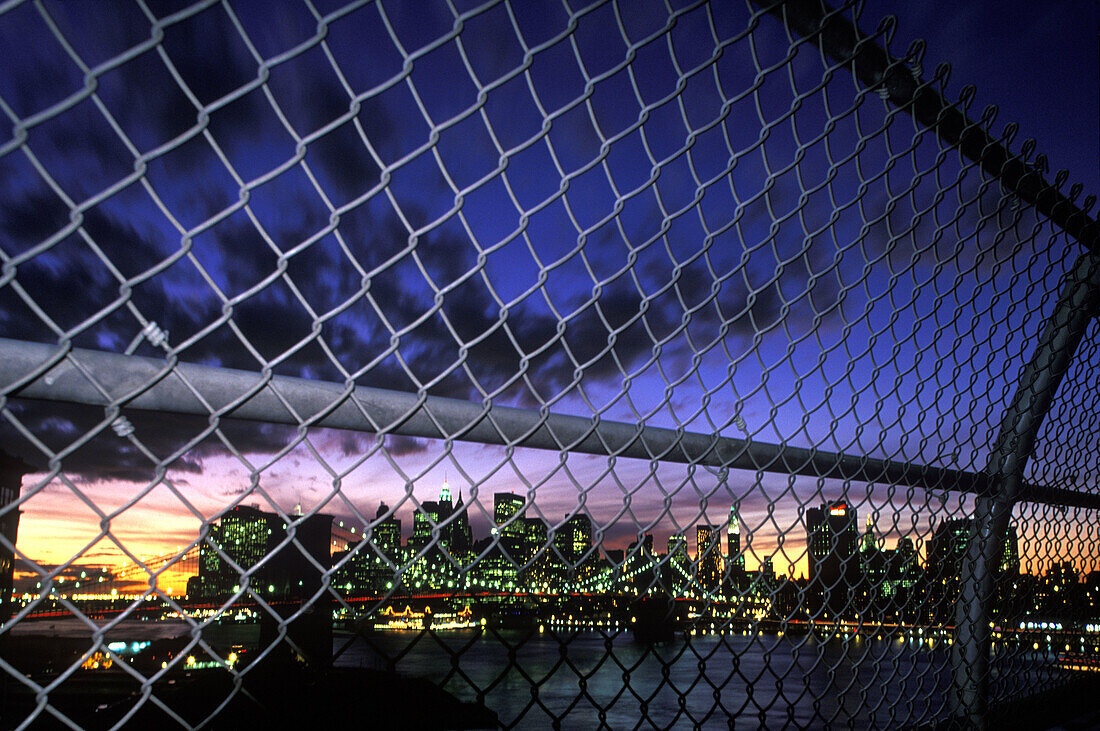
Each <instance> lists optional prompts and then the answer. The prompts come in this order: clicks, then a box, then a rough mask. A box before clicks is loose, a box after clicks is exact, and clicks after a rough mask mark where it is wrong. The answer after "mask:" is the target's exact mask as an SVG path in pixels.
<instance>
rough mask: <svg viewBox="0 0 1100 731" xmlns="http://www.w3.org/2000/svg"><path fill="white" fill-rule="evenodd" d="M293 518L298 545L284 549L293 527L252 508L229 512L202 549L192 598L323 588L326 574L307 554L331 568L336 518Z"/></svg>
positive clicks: (293, 543)
mask: <svg viewBox="0 0 1100 731" xmlns="http://www.w3.org/2000/svg"><path fill="white" fill-rule="evenodd" d="M290 517H291V518H292V519H293V522H294V525H293V531H294V540H293V541H291V542H290V543H287V544H285V545H282V544H283V541H284V540H285V539H286V535H287V533H288V532H289V531H290V529H291V526H289V525H288V524H286V523H284V522H283V519H282V518H280V517H279V515H278V514H277V513H268V512H265V511H262V510H260V509H259V508H256V507H252V506H248V505H238V506H236V507H234V508H232V509H230V510H228V511H227V512H225V513H223V514H222V516H221V518H220V519H219V520H217V521H216V522H214V523H211V525H210V529H209V530H210V533H209V535H208V537H207V539H206V540H205V541H203V542H202V543H200V544H199V574H198V577H197V580H196V581H193V582H192V581H189V582H188V593H189V594H190V593H191V591H192V589H194V590H196V591H198V592H199V593H200V594H201V595H204V596H223V595H227V594H231V593H233V592H236V591H238V590H239V589H240V588H242V587H244V586H248V587H249V588H251V589H252V590H254V591H256V592H257V593H259V594H261V595H262V596H278V597H288V596H292V595H293V596H297V595H299V594H302V593H303V592H305V591H306V590H307V588H308V587H309V586H310V585H319V581H320V574H319V572H318V571H317V568H316V567H315V566H314V565H313V563H312V562H311V561H310V560H309V558H307V555H308V556H310V557H311V558H313V560H314V561H316V563H318V564H320V565H321V566H323V567H326V568H327V567H328V566H329V565H330V559H331V554H330V546H331V541H332V516H331V515H322V514H315V515H310V516H306V517H303V516H290ZM265 558H266V559H267V560H266V561H264V563H263V565H262V566H259V567H258V568H256V569H255V570H253V568H254V567H256V566H257V565H258V564H259V563H260V561H261V560H263V559H265Z"/></svg>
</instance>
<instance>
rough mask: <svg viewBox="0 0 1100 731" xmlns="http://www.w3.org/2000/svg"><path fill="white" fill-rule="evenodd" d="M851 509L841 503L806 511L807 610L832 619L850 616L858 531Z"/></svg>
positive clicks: (857, 567) (856, 580)
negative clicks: (808, 600) (818, 612)
mask: <svg viewBox="0 0 1100 731" xmlns="http://www.w3.org/2000/svg"><path fill="white" fill-rule="evenodd" d="M857 520H858V518H857V516H856V511H855V509H854V508H852V507H850V506H849V505H848V503H847V502H846V501H844V500H837V501H835V502H832V503H826V504H824V505H822V506H821V507H820V508H809V509H808V510H807V511H806V546H807V553H808V554H809V577H808V578H809V596H810V610H811V611H817V610H821V609H824V610H827V611H828V612H829V613H830V614H831V615H832V616H837V615H840V614H844V613H848V612H851V611H852V610H853V609H854V608H855V607H854V606H853V603H852V602H851V601H850V599H851V596H850V595H851V594H852V593H853V592H854V591H855V589H856V586H857V585H858V584H859V579H860V564H859V557H858V556H857V555H856V550H857V547H858V545H859V531H858V529H857V528H856V525H857Z"/></svg>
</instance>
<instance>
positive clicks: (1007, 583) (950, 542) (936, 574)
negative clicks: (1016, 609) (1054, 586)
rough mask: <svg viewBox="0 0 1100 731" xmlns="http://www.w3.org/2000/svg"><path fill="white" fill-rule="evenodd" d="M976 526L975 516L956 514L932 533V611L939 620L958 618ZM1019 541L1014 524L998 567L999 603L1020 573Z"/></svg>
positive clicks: (929, 569) (929, 572)
mask: <svg viewBox="0 0 1100 731" xmlns="http://www.w3.org/2000/svg"><path fill="white" fill-rule="evenodd" d="M973 530H974V521H973V519H972V518H955V519H953V520H945V521H943V522H941V523H940V524H939V525H938V526H936V529H935V530H934V531H933V533H932V540H931V541H930V542H929V546H928V561H927V570H926V578H927V581H928V589H929V595H930V598H931V608H932V614H933V618H934V619H935V620H936V621H940V622H951V621H953V620H954V617H955V602H956V600H957V599H958V597H959V592H960V590H961V587H962V576H963V572H964V570H965V567H966V554H967V550H968V548H969V545H970V540H971V534H972V532H973ZM1018 543H1019V542H1018V540H1017V537H1016V526H1014V525H1011V524H1010V525H1009V526H1008V535H1007V536H1006V538H1005V545H1004V549H1003V551H1002V555H1001V561H1000V563H999V564H998V566H997V567H996V568H995V576H994V580H995V582H996V589H997V593H998V604H1000V603H1001V601H1002V600H1003V599H1004V598H1005V595H1006V594H1007V593H1008V592H1009V591H1011V585H1012V582H1013V580H1014V579H1015V578H1016V577H1017V576H1018V575H1019V573H1020V559H1019V555H1020V554H1019V548H1018Z"/></svg>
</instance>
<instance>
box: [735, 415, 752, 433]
mask: <svg viewBox="0 0 1100 731" xmlns="http://www.w3.org/2000/svg"><path fill="white" fill-rule="evenodd" d="M733 423H734V424H736V425H737V428H738V429H740V430H741V431H743V432H745V434H748V433H749V427H748V426H747V425H746V424H745V420H744V419H742V418H741V414H734V415H733Z"/></svg>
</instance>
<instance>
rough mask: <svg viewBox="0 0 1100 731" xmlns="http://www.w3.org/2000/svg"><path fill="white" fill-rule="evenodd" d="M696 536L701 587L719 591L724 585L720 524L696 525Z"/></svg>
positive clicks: (697, 565)
mask: <svg viewBox="0 0 1100 731" xmlns="http://www.w3.org/2000/svg"><path fill="white" fill-rule="evenodd" d="M695 537H696V543H695V564H696V567H697V570H698V579H699V587H700V588H701V589H702V590H703V591H706V592H715V591H718V588H719V587H720V586H721V585H722V537H721V534H720V533H719V532H718V526H716V525H711V524H710V523H701V524H699V525H697V526H695Z"/></svg>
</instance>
